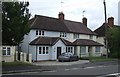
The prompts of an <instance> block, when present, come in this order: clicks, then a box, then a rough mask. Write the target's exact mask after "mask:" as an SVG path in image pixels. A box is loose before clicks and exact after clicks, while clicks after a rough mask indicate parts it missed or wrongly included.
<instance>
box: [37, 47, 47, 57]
mask: <svg viewBox="0 0 120 77" xmlns="http://www.w3.org/2000/svg"><path fill="white" fill-rule="evenodd" d="M40 48H41V53H40ZM43 49H44V50H43ZM43 52H44V53H43ZM38 54H39V55H48V54H49V47H48V46H39V47H38Z"/></svg>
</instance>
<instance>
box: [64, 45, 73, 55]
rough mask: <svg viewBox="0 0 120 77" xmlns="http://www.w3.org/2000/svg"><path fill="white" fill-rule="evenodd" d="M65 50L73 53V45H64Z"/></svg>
mask: <svg viewBox="0 0 120 77" xmlns="http://www.w3.org/2000/svg"><path fill="white" fill-rule="evenodd" d="M66 52H71V53H73V54H74V47H72V46H67V47H66Z"/></svg>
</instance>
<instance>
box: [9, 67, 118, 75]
mask: <svg viewBox="0 0 120 77" xmlns="http://www.w3.org/2000/svg"><path fill="white" fill-rule="evenodd" d="M112 73H118V65H108V66H91V67H84V68H71V69H64V70H52V71H44V72H27V73H26V72H25V73H13V74H7V75H26V76H27V75H98V76H99V75H105V74H112Z"/></svg>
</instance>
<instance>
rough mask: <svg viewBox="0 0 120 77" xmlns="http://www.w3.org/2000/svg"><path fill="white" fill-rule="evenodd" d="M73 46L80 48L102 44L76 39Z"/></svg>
mask: <svg viewBox="0 0 120 77" xmlns="http://www.w3.org/2000/svg"><path fill="white" fill-rule="evenodd" d="M73 44H74V45H80V46H103V45H102V44H100V43H98V42H95V41H93V40H88V39H77V40H75V41H74V42H73Z"/></svg>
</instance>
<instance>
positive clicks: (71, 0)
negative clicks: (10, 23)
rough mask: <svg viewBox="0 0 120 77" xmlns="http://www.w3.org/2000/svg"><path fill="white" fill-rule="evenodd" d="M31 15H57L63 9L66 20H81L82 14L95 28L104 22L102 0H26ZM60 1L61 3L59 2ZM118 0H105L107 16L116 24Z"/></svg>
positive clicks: (55, 16)
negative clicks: (28, 3)
mask: <svg viewBox="0 0 120 77" xmlns="http://www.w3.org/2000/svg"><path fill="white" fill-rule="evenodd" d="M22 1H23V0H22ZM27 1H29V2H30V5H29V9H30V13H31V14H32V17H34V15H35V14H38V15H44V16H49V17H54V18H57V17H58V13H59V12H61V11H63V13H64V14H65V19H66V20H72V21H78V22H82V18H83V10H85V13H84V16H85V17H86V18H87V19H88V27H89V28H90V29H92V30H95V29H96V28H98V27H99V26H101V25H102V24H103V22H104V6H103V0H27ZM61 1H62V2H63V3H61ZM119 1H120V0H106V7H107V18H108V17H111V16H112V17H114V18H115V24H116V25H117V24H118V2H119Z"/></svg>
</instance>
